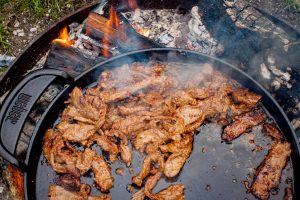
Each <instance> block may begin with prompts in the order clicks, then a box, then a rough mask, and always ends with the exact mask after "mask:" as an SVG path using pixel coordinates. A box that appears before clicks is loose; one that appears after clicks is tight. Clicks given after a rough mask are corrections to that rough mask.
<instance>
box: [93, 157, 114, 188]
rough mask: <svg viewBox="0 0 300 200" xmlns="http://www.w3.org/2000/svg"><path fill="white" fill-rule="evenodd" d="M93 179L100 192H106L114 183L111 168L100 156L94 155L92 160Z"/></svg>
mask: <svg viewBox="0 0 300 200" xmlns="http://www.w3.org/2000/svg"><path fill="white" fill-rule="evenodd" d="M92 170H93V173H94V181H95V183H96V186H97V187H98V188H99V189H100V191H101V192H107V191H108V190H109V189H110V188H112V187H113V185H114V178H113V177H112V176H111V169H110V167H109V166H108V164H107V163H106V162H105V160H104V158H103V157H102V156H95V157H94V158H93V162H92Z"/></svg>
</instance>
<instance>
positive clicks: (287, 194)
mask: <svg viewBox="0 0 300 200" xmlns="http://www.w3.org/2000/svg"><path fill="white" fill-rule="evenodd" d="M283 200H293V189H292V188H290V187H287V188H285V189H284V197H283Z"/></svg>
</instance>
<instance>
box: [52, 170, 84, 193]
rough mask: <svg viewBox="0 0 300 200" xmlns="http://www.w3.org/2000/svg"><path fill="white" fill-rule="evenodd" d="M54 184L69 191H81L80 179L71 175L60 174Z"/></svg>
mask: <svg viewBox="0 0 300 200" xmlns="http://www.w3.org/2000/svg"><path fill="white" fill-rule="evenodd" d="M54 182H55V184H56V185H59V186H61V187H63V188H64V189H66V190H69V191H80V189H81V182H80V177H79V176H74V175H73V174H62V175H60V176H58V178H56V179H55V181H54Z"/></svg>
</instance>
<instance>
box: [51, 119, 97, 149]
mask: <svg viewBox="0 0 300 200" xmlns="http://www.w3.org/2000/svg"><path fill="white" fill-rule="evenodd" d="M56 128H57V129H58V130H59V132H61V133H62V134H63V135H62V137H63V139H64V140H66V141H70V142H78V143H81V144H82V145H85V144H86V143H87V140H88V139H89V138H90V137H91V136H92V135H94V133H95V132H96V130H95V127H94V125H88V124H70V123H68V122H61V123H59V124H58V125H57V126H56Z"/></svg>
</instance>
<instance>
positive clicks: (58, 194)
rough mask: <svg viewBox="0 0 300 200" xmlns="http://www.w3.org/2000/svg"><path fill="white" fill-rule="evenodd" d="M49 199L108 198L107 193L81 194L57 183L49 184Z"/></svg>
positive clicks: (84, 199) (92, 199)
mask: <svg viewBox="0 0 300 200" xmlns="http://www.w3.org/2000/svg"><path fill="white" fill-rule="evenodd" d="M48 197H49V200H110V199H111V198H110V196H109V195H101V196H87V197H86V196H85V195H81V193H80V192H69V191H67V190H65V189H64V188H62V187H60V186H57V185H50V187H49V193H48Z"/></svg>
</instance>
